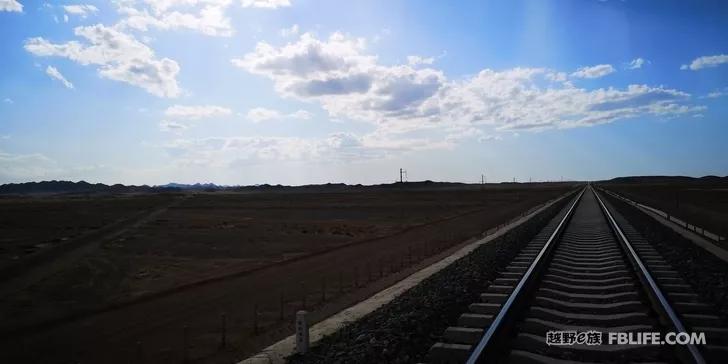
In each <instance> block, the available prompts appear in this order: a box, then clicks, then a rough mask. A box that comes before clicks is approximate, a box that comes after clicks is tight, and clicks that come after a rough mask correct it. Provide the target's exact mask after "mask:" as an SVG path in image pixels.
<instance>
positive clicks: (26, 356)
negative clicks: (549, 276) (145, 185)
mask: <svg viewBox="0 0 728 364" xmlns="http://www.w3.org/2000/svg"><path fill="white" fill-rule="evenodd" d="M566 190H567V187H566V186H563V185H562V186H554V185H552V186H536V187H531V188H504V187H502V186H498V187H492V188H486V189H484V190H481V189H480V188H474V189H473V188H471V189H468V190H431V191H394V192H392V191H390V192H384V191H374V192H370V193H365V192H357V193H325V192H322V193H306V194H281V193H276V194H200V195H197V196H194V197H192V198H188V199H186V200H185V201H183V202H182V203H180V204H178V205H176V206H173V207H170V208H169V209H166V210H165V212H164V213H161V214H159V215H156V216H155V217H154V218H153V219H150V220H149V221H147V222H146V223H144V224H141V225H139V226H136V227H135V228H134V229H127V230H124V233H123V234H119V235H116V236H115V237H114V239H111V240H109V241H101V242H96V243H95V244H94V246H98V248H96V249H93V250H91V251H89V252H88V253H87V254H85V255H83V256H82V257H80V258H78V259H73V261H72V262H69V264H68V265H67V266H66V267H64V268H63V269H59V270H57V271H55V272H53V274H50V275H48V276H46V277H44V278H43V279H41V280H39V281H36V282H33V284H30V285H28V286H26V287H24V288H23V289H22V290H21V291H19V292H16V293H15V294H12V295H10V296H6V297H7V298H6V299H5V300H3V302H2V304H3V306H2V312H3V315H4V316H5V317H6V318H7V320H3V321H2V333H3V345H2V347H3V348H2V350H1V351H0V352H1V354H0V359H1V358H5V359H6V360H9V361H11V362H14V361H22V362H67V361H74V362H128V361H129V360H131V361H135V360H137V361H138V358H139V357H144V358H145V360H148V362H166V361H168V362H177V361H179V360H181V359H182V358H183V356H184V355H185V354H184V352H185V351H184V350H183V348H182V346H183V341H184V340H183V337H184V334H183V333H184V330H183V327H184V326H188V330H187V346H188V350H187V355H188V357H189V358H191V359H194V360H197V361H200V362H227V361H228V360H229V359H231V358H234V357H242V356H244V355H245V354H246V353H250V352H253V351H254V350H256V349H258V348H260V347H262V346H263V345H265V344H267V343H269V342H271V341H272V340H274V339H275V338H276V337H279V336H282V335H285V334H286V333H287V332H288V331H289V330H290V328H289V327H288V325H285V324H282V323H281V322H279V316H280V312H281V307H283V315H284V322H287V321H288V317H289V316H290V315H292V314H293V312H294V310H295V309H297V308H301V307H303V306H306V307H307V308H309V309H311V308H317V307H318V308H321V307H324V308H326V309H328V310H334V309H336V308H337V307H343V306H344V305H346V304H350V303H352V302H353V301H356V300H357V299H361V298H363V297H362V296H360V295H359V296H358V295H357V294H355V293H356V292H359V291H361V290H366V289H367V288H366V287H365V286H367V287H372V286H373V285H375V284H377V283H376V282H380V284H381V282H384V281H386V280H387V279H391V278H390V277H392V276H394V275H396V274H401V272H402V271H403V270H404V269H406V268H405V267H408V266H411V265H412V264H416V262H419V261H421V260H423V259H427V257H430V256H432V255H433V254H437V253H438V252H441V251H443V250H444V249H447V248H448V247H452V246H454V245H456V244H457V243H459V242H462V241H464V240H466V239H467V238H469V237H472V236H475V235H478V234H479V233H481V232H483V231H485V230H487V229H488V228H491V227H493V226H496V225H498V224H500V223H503V222H505V221H507V220H508V219H510V218H513V217H515V216H517V215H519V214H520V213H522V212H523V211H524V210H526V209H528V208H530V207H532V206H535V205H537V204H539V203H542V202H544V201H546V200H548V199H551V198H553V197H555V196H557V195H560V194H562V193H563V192H565V191H566ZM380 277H382V278H380ZM195 282H197V283H195ZM367 282H368V283H369V284H368V285H367V284H366V283H367ZM173 287H184V288H182V289H172V290H170V289H171V288H173ZM324 288H325V290H324ZM324 292H325V295H326V299H325V300H324V299H323V298H324V297H323V293H324ZM138 297H149V298H146V299H143V300H142V301H141V302H138V303H136V304H133V305H129V304H125V302H129V301H130V300H134V299H137V298H138ZM281 297H282V298H283V301H281ZM324 301H325V302H324ZM281 303H283V304H281ZM109 305H117V308H116V309H113V310H108V309H107V308H108V307H109ZM337 305H338V306H337ZM255 307H257V314H254V312H256V311H255ZM93 311H96V313H95V314H90V313H91V312H93ZM222 313H225V314H226V316H225V317H226V327H227V345H226V348H225V349H221V348H220V335H221V316H220V315H221V314H222ZM69 314H73V315H75V317H73V318H68V316H67V315H69ZM64 317H65V318H64ZM53 320H56V321H53ZM38 324H40V326H38ZM29 325H30V326H29ZM256 326H257V328H258V330H257V331H258V333H257V334H254V331H255V327H256ZM137 342H140V344H137ZM31 347H32V348H42V349H43V350H32V351H29V350H27V348H31ZM50 359H53V360H50ZM49 360H50V361H49Z"/></svg>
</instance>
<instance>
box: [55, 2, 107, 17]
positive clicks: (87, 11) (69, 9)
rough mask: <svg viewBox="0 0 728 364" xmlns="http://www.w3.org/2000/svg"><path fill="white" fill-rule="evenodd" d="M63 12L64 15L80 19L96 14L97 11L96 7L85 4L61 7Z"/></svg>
mask: <svg viewBox="0 0 728 364" xmlns="http://www.w3.org/2000/svg"><path fill="white" fill-rule="evenodd" d="M63 10H64V11H65V12H66V14H70V15H77V16H80V17H81V18H86V17H88V16H89V15H91V14H94V13H97V12H98V11H99V9H98V8H97V7H95V6H93V5H86V4H77V5H63ZM66 19H67V18H66ZM66 21H68V20H66Z"/></svg>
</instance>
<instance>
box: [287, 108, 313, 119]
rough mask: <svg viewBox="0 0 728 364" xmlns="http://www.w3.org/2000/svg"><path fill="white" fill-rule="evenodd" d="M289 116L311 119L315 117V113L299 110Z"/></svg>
mask: <svg viewBox="0 0 728 364" xmlns="http://www.w3.org/2000/svg"><path fill="white" fill-rule="evenodd" d="M288 117H290V118H293V119H300V120H309V119H311V118H312V117H313V114H311V113H310V112H308V111H306V110H298V111H295V112H292V113H290V114H288Z"/></svg>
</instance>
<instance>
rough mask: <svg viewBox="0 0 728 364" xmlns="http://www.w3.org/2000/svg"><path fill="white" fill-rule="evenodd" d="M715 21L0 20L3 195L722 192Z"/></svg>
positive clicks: (100, 16) (703, 16) (122, 4)
mask: <svg viewBox="0 0 728 364" xmlns="http://www.w3.org/2000/svg"><path fill="white" fill-rule="evenodd" d="M727 18H728V5H726V4H725V2H722V1H714V2H710V1H700V2H685V1H634V0H633V1H630V0H626V1H619V0H609V1H598V0H594V1H591V0H559V1H544V0H534V1H472V2H465V1H461V2H422V1H361V2H354V1H352V2H349V1H347V2H342V1H312V0H118V1H80V2H76V1H69V2H66V1H58V2H56V1H53V2H44V1H30V0H0V36H1V37H2V41H1V42H0V54H2V57H0V72H1V73H0V183H7V182H23V181H33V180H49V179H68V180H81V179H83V180H87V181H92V182H105V183H127V184H131V183H133V184H163V183H167V182H170V181H175V182H190V183H191V182H214V183H220V184H257V183H282V184H305V183H325V182H346V183H367V184H368V183H381V182H391V181H393V180H394V179H395V178H396V177H397V175H398V172H397V171H398V168H400V167H403V168H405V169H407V170H408V172H409V173H408V175H409V178H410V180H425V179H431V180H449V181H463V182H476V181H479V180H480V176H481V174H483V173H484V174H485V175H486V177H487V179H488V181H506V180H511V179H513V178H516V179H517V180H519V181H526V180H528V179H529V178H531V179H533V180H558V179H560V178H562V177H563V178H565V179H603V178H611V177H615V176H622V175H648V174H667V175H692V176H702V175H707V174H717V175H726V174H727V172H726V171H728V158H726V152H725V147H724V144H725V141H724V140H725V136H726V135H728V126H727V125H726V116H728V106H726V105H728V103H726V100H728V37H727V35H728V23H726V22H725V19H727Z"/></svg>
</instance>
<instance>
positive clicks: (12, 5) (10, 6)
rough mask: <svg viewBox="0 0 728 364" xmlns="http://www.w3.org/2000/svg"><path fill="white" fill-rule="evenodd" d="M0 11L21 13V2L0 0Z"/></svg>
mask: <svg viewBox="0 0 728 364" xmlns="http://www.w3.org/2000/svg"><path fill="white" fill-rule="evenodd" d="M0 11H13V12H18V13H22V12H23V4H21V3H19V2H17V1H15V0H0Z"/></svg>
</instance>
